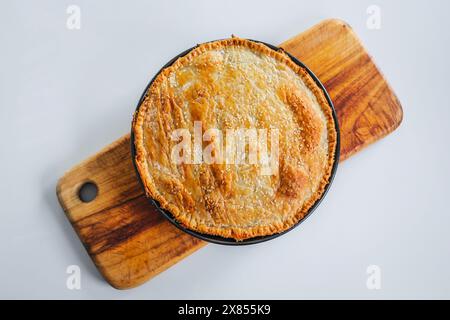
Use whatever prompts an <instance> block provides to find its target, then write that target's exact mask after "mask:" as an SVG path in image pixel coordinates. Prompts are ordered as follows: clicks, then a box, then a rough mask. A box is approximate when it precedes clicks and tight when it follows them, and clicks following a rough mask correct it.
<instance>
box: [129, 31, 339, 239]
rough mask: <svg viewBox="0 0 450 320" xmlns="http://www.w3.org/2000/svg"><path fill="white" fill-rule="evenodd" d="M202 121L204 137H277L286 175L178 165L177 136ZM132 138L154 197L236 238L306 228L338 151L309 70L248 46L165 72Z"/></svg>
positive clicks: (184, 60) (200, 226)
mask: <svg viewBox="0 0 450 320" xmlns="http://www.w3.org/2000/svg"><path fill="white" fill-rule="evenodd" d="M196 121H200V122H201V126H202V130H203V131H202V132H203V133H204V132H205V130H207V129H209V128H217V129H219V130H222V131H225V130H226V129H235V130H237V129H243V128H256V129H267V131H268V132H270V130H274V129H276V130H278V137H279V139H278V148H279V153H278V154H279V157H278V167H277V168H278V169H277V170H276V172H275V173H274V174H271V175H267V174H266V175H264V174H261V164H259V163H256V164H255V163H239V164H233V163H224V162H222V163H220V162H219V163H212V164H207V163H205V162H201V163H181V164H180V163H176V162H174V161H173V158H172V151H173V148H174V147H175V145H177V144H178V143H179V141H177V140H174V139H172V133H173V132H174V130H176V129H181V128H184V129H188V130H189V132H190V133H191V135H192V137H193V136H194V123H195V122H196ZM197 123H198V122H197ZM133 133H134V143H135V150H136V154H135V163H136V166H137V169H138V172H139V175H140V178H141V180H142V182H143V184H144V187H145V191H146V194H147V196H148V197H150V198H153V199H155V200H156V201H158V202H159V204H160V206H161V207H162V208H163V209H165V210H168V211H169V212H170V213H171V214H172V215H173V216H174V218H175V219H176V220H177V221H178V222H179V223H181V224H182V225H184V226H185V227H187V228H189V229H191V230H194V231H197V232H199V233H203V234H209V235H217V236H222V237H225V238H233V239H236V240H244V239H249V238H253V237H258V236H267V235H272V234H276V233H280V232H283V231H285V230H287V229H289V228H291V227H292V226H294V225H295V224H296V223H298V222H299V221H300V220H301V219H302V218H303V217H304V216H305V214H306V213H307V212H308V210H309V209H310V208H311V206H313V205H314V203H315V202H316V201H317V200H318V199H320V197H321V196H322V194H323V193H324V191H325V188H326V186H327V184H328V182H329V180H330V177H331V173H332V168H333V164H334V159H335V152H336V144H337V132H336V129H335V123H334V119H333V114H332V109H331V106H330V105H329V104H328V102H327V99H326V97H325V95H324V93H323V91H322V90H321V88H320V87H319V86H318V85H317V84H316V83H315V82H314V80H313V79H312V78H311V76H310V75H309V74H308V72H307V71H306V70H305V69H304V68H302V67H300V66H298V65H297V64H295V63H294V62H293V61H292V60H291V59H290V58H289V57H288V56H287V55H286V54H285V53H284V52H282V51H275V50H272V49H270V48H268V47H267V46H265V45H264V44H261V43H257V42H254V41H250V40H246V39H240V38H231V39H226V40H220V41H215V42H210V43H205V44H201V45H199V46H197V47H196V48H194V49H193V50H191V51H190V52H189V53H188V54H187V55H185V56H183V57H180V58H178V59H177V60H176V61H175V62H174V63H173V64H172V65H171V66H169V67H167V68H165V69H163V70H162V71H161V72H160V73H159V74H158V75H157V76H156V78H155V79H154V81H153V82H152V84H151V85H150V87H149V89H148V91H147V94H146V96H145V99H144V100H143V102H142V104H141V105H140V107H139V108H138V110H137V111H136V113H135V115H134V119H133ZM224 136H225V134H224ZM203 144H205V142H203ZM224 144H225V142H224ZM192 148H194V147H192Z"/></svg>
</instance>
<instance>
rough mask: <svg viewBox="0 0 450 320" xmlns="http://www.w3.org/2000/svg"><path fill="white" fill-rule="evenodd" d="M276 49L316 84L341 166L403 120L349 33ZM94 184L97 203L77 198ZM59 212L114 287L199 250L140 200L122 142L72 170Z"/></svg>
mask: <svg viewBox="0 0 450 320" xmlns="http://www.w3.org/2000/svg"><path fill="white" fill-rule="evenodd" d="M281 47H282V48H283V49H285V50H286V51H288V52H289V53H291V54H292V55H293V56H295V57H296V58H298V59H299V60H300V61H302V62H303V63H305V64H306V65H307V66H308V67H309V68H310V69H311V70H312V71H313V72H314V73H315V74H316V75H317V76H318V77H319V79H320V80H321V81H322V83H323V84H324V85H325V87H326V88H327V90H328V93H329V94H330V97H331V99H332V100H333V103H334V105H335V108H336V111H337V114H338V118H339V125H340V129H341V160H343V159H346V158H348V157H349V156H351V155H352V154H354V153H355V152H357V151H359V150H361V149H362V148H364V147H365V146H367V145H369V144H370V143H372V142H374V141H376V140H378V139H380V138H382V137H384V136H385V135H387V134H388V133H389V132H391V131H393V130H394V129H395V128H396V127H397V126H398V125H399V124H400V122H401V120H402V116H403V113H402V108H401V106H400V103H399V101H398V99H397V98H396V96H395V94H394V92H393V91H392V89H391V88H390V86H389V85H388V84H387V82H386V80H385V79H384V78H383V76H382V74H381V73H380V71H379V70H378V68H377V67H376V66H375V64H374V63H373V61H372V59H371V58H370V56H369V55H368V53H367V52H366V50H365V49H364V47H363V46H362V44H361V42H360V41H359V40H358V38H357V37H356V35H355V33H354V32H353V31H352V30H351V28H350V27H349V26H348V25H347V24H346V23H345V22H342V21H340V20H326V21H323V22H322V23H320V24H318V25H316V26H314V27H312V28H311V29H309V30H307V31H306V32H304V33H302V34H300V35H298V36H296V37H294V38H292V39H290V40H288V41H286V42H284V43H283V44H281ZM86 181H93V182H94V183H95V184H96V185H97V186H98V196H97V198H96V199H95V200H94V201H92V202H88V203H84V202H82V201H81V200H80V199H79V197H78V190H79V188H80V186H81V185H82V184H83V183H85V182H86ZM57 194H58V198H59V201H60V203H61V206H62V207H63V208H64V211H65V212H66V215H67V217H68V218H69V219H70V221H71V223H72V225H73V227H74V229H75V230H76V232H77V233H78V236H79V237H80V239H81V241H82V242H83V244H84V246H85V247H86V249H87V251H88V252H89V255H90V256H91V257H92V260H93V261H94V263H95V264H96V266H97V267H98V269H99V270H100V272H101V273H102V275H103V276H104V277H105V279H106V280H107V281H108V282H109V283H110V284H111V285H112V286H114V287H116V288H120V289H125V288H131V287H134V286H137V285H139V284H141V283H143V282H145V281H146V280H148V279H150V278H152V277H154V276H155V275H156V274H158V273H160V272H161V271H163V270H165V269H167V268H168V267H170V266H171V265H173V264H175V263H176V262H178V261H180V260H181V259H183V258H184V257H186V256H187V255H189V254H191V253H192V252H194V251H195V250H197V249H199V248H201V247H202V246H204V245H205V242H203V241H201V240H198V239H196V238H193V237H192V236H190V235H188V234H186V233H184V232H183V231H180V230H179V229H177V228H176V227H174V226H173V225H172V224H170V223H169V222H168V221H167V220H165V218H163V217H162V216H161V215H160V214H159V213H158V212H157V211H156V209H155V208H154V207H153V206H152V205H151V204H150V202H149V201H148V199H146V198H145V196H144V194H143V191H142V189H141V186H140V185H139V182H138V179H137V177H136V174H135V170H134V168H133V164H132V160H131V153H130V136H129V135H126V136H124V137H122V138H121V139H119V140H117V141H116V142H114V143H113V144H111V145H109V146H107V147H106V148H105V149H103V150H102V151H100V152H99V153H97V154H96V155H94V156H92V157H91V158H89V159H87V160H86V161H84V162H82V163H81V164H79V165H77V166H76V167H74V168H73V169H71V170H70V171H69V172H67V173H66V174H65V175H64V176H63V177H62V178H61V179H60V181H59V183H58V186H57Z"/></svg>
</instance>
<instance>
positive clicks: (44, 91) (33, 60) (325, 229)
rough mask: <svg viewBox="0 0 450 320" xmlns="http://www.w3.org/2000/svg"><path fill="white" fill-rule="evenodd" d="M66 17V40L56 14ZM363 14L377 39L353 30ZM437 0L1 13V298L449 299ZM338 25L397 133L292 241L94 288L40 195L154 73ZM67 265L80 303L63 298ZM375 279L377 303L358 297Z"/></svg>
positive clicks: (101, 136) (358, 160)
mask: <svg viewBox="0 0 450 320" xmlns="http://www.w3.org/2000/svg"><path fill="white" fill-rule="evenodd" d="M70 4H76V5H78V6H80V8H81V30H68V29H67V28H66V19H67V17H68V15H67V14H66V8H67V6H68V5H70ZM371 4H376V5H378V6H379V7H380V8H381V10H382V12H381V19H382V20H381V29H380V30H369V29H368V28H367V27H366V20H367V18H368V15H367V13H366V9H367V7H368V6H369V5H371ZM449 12H450V2H449V1H381V0H378V1H375V0H371V1H319V0H314V1H298V0H295V1H281V0H271V1H262V0H254V1H206V0H205V1H181V0H180V1H121V2H120V3H119V2H118V1H117V2H114V1H106V0H102V1H93V0H89V1H81V0H73V1H70V2H69V1H60V0H54V1H1V2H0V133H1V136H2V138H1V139H0V144H1V145H0V150H1V151H0V154H1V158H0V168H1V169H0V172H1V176H0V197H1V205H0V214H1V217H0V218H1V220H0V221H1V222H0V237H1V238H0V297H1V298H63V299H78V298H123V299H131V298H151V299H164V298H194V299H196V298H274V299H279V298H370V299H372V298H375V299H379V298H450V274H449V272H450V250H449V246H450V214H449V213H450V212H449V206H448V204H447V202H448V201H449V200H450V197H449V196H448V180H449V178H450V152H449V139H448V138H449V127H448V126H449V125H448V123H449V120H450V119H449V116H450V106H449V98H448V96H447V95H448V93H449V88H448V74H449V71H450V70H449V69H450V68H449V67H450V63H449V60H448V59H449V56H450V53H449V48H450V47H449V43H450V41H449V40H450V39H449V33H450V32H449V30H450V19H448V14H449ZM330 17H336V18H341V19H344V20H346V21H347V22H349V23H350V24H351V25H352V27H353V28H354V29H355V30H356V32H357V34H358V35H359V36H360V37H361V39H362V41H363V43H364V44H365V46H366V47H367V49H368V50H369V52H370V53H371V54H372V55H373V57H374V59H375V61H376V63H377V64H378V66H379V67H380V69H381V70H382V71H383V73H384V74H385V76H386V78H387V79H388V80H389V82H390V84H391V85H392V87H393V88H394V90H395V92H396V93H397V95H398V97H399V98H400V100H401V102H402V104H403V108H404V114H405V116H404V121H403V123H402V125H401V126H400V128H399V129H398V130H397V131H395V132H394V133H393V134H391V135H389V136H388V137H387V138H385V139H384V140H382V141H380V142H377V143H376V144H374V145H372V146H371V147H369V148H367V149H365V150H363V151H362V152H361V153H359V154H357V155H355V156H354V157H352V158H351V159H349V160H348V161H346V162H344V163H343V164H342V165H341V166H340V167H339V170H338V173H337V176H336V179H335V181H334V184H333V186H332V188H331V190H330V192H329V194H328V195H327V197H326V199H325V201H324V202H323V203H322V205H321V206H320V207H319V208H318V209H317V210H316V211H315V213H314V214H313V215H312V216H311V217H310V218H309V219H308V220H307V221H306V222H305V223H303V224H302V225H301V226H300V227H299V228H297V229H295V230H294V231H292V232H290V233H288V234H287V235H285V236H283V237H281V238H278V239H276V240H274V241H270V242H267V243H264V244H260V245H254V246H246V247H224V246H219V245H208V246H207V247H206V248H204V249H202V250H200V251H198V252H196V253H195V254H193V255H191V256H190V257H188V258H187V259H185V260H183V261H182V262H180V263H178V264H177V265H176V266H174V267H172V268H170V269H169V270H168V271H166V272H164V273H162V274H160V275H159V276H157V277H156V278H154V279H153V280H151V281H149V282H147V283H146V284H144V285H142V286H140V287H138V288H136V289H132V290H128V291H117V290H115V289H113V288H111V287H110V286H109V285H108V284H107V283H106V282H105V281H104V280H103V279H102V278H101V276H100V274H99V273H98V271H97V270H96V269H95V267H94V265H93V263H92V262H91V261H90V259H89V257H88V255H87V253H86V252H85V250H84V248H83V247H82V245H81V243H80V241H79V240H78V238H77V237H76V235H75V233H74V231H73V230H72V228H71V226H70V224H69V222H68V221H67V220H66V218H65V216H64V213H63V211H62V209H61V208H60V206H59V204H58V202H57V198H56V195H55V186H56V182H57V180H58V178H59V177H60V176H61V175H62V174H63V173H64V171H65V170H68V169H69V168H71V167H72V166H73V165H75V164H77V163H78V162H79V161H81V160H83V159H85V158H86V157H88V156H89V155H91V154H93V153H95V152H96V151H98V150H99V149H100V148H101V147H103V146H105V145H107V144H109V143H110V142H112V141H114V140H115V139H116V138H118V137H120V136H122V135H123V134H125V133H127V132H128V131H129V128H130V121H131V115H132V112H133V110H134V108H135V106H136V103H137V101H138V99H139V97H140V95H141V93H142V91H143V89H144V87H145V86H146V84H147V82H148V81H149V80H150V79H151V78H152V76H153V75H154V73H155V72H156V71H157V70H158V69H159V68H160V67H161V66H162V65H163V64H165V63H166V62H167V61H168V60H169V59H170V58H172V57H173V56H175V55H176V54H178V53H179V52H181V51H183V50H184V49H186V48H189V47H191V46H192V45H194V44H196V43H200V42H204V41H208V40H212V39H218V38H224V37H228V36H230V35H231V34H236V35H238V36H241V37H248V38H253V39H260V40H263V41H266V42H269V43H273V44H278V43H281V42H282V41H284V40H286V39H288V38H290V37H291V36H294V35H296V34H297V33H299V32H301V31H303V30H305V29H306V28H308V27H310V26H312V25H313V24H315V23H317V22H319V21H320V20H322V19H325V18H330ZM72 264H75V265H79V266H80V268H81V271H82V278H81V286H82V288H81V290H78V291H77V290H68V289H67V288H66V279H67V276H68V275H67V274H66V268H67V266H68V265H72ZM372 264H375V265H378V266H380V268H381V272H382V287H381V289H380V290H368V289H367V287H366V279H367V274H366V268H367V267H368V266H369V265H372Z"/></svg>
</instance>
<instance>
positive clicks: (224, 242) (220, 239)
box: [131, 39, 340, 246]
mask: <svg viewBox="0 0 450 320" xmlns="http://www.w3.org/2000/svg"><path fill="white" fill-rule="evenodd" d="M247 40H249V41H253V42H257V43H261V44H264V45H265V46H267V47H268V48H270V49H272V50H275V51H280V50H281V51H283V52H284V53H286V54H287V55H288V56H289V58H290V59H291V60H292V61H293V62H294V63H295V64H297V65H299V66H300V67H302V68H304V69H305V70H306V71H307V72H308V74H309V75H310V76H311V78H313V80H314V81H315V82H316V84H317V85H318V86H319V88H320V89H321V90H322V91H323V93H324V95H325V97H326V99H327V101H328V104H329V105H330V107H331V110H332V114H333V120H334V124H335V129H336V150H335V152H334V163H333V167H332V169H331V175H330V178H329V181H328V183H327V185H326V186H325V190H324V192H323V193H322V195H321V196H320V198H319V199H317V200H316V202H315V203H314V204H313V205H312V206H311V208H309V210H308V212H307V213H306V214H305V216H304V217H303V218H302V219H301V220H299V221H298V222H297V223H296V224H295V225H293V226H292V227H291V228H289V229H287V230H285V231H283V232H280V233H276V234H272V235H267V236H259V237H254V238H249V239H245V240H236V239H233V238H225V237H221V236H215V235H209V234H205V233H200V232H197V231H194V230H191V229H188V228H187V227H185V226H184V225H183V224H181V223H180V222H178V221H177V220H176V219H175V217H174V216H173V215H172V213H170V212H169V211H167V210H165V209H163V208H161V206H160V204H159V202H158V201H156V200H154V199H152V198H149V197H148V196H147V195H146V197H147V198H148V199H149V201H150V202H151V203H152V204H153V205H154V206H155V207H156V209H157V210H158V211H159V212H160V213H161V214H162V215H163V216H164V217H165V218H166V219H167V220H169V221H170V222H171V223H172V224H173V225H174V226H176V227H177V228H178V229H180V230H182V231H184V232H186V233H188V234H190V235H191V236H194V237H196V238H199V239H201V240H204V241H207V242H211V243H216V244H222V245H234V246H236V245H237V246H239V245H249V244H256V243H261V242H265V241H268V240H272V239H275V238H277V237H279V236H281V235H283V234H285V233H287V232H289V231H291V230H292V229H294V228H296V227H297V226H298V225H300V224H301V223H302V222H303V221H305V220H306V218H307V217H309V216H310V215H311V213H312V212H313V211H314V210H315V209H316V208H317V207H318V206H319V204H320V203H321V202H322V200H323V198H324V197H325V195H326V194H327V192H328V190H329V188H330V186H331V183H332V182H333V179H334V176H335V175H336V170H337V167H338V163H339V152H340V131H339V124H338V118H337V114H336V110H335V108H334V105H333V102H332V101H331V99H330V96H329V94H328V92H327V90H326V89H325V87H324V86H323V84H322V83H321V82H320V80H319V79H318V78H317V76H316V75H315V74H314V73H313V72H312V71H311V70H310V69H309V68H308V67H307V66H305V65H304V64H303V63H302V62H301V61H299V60H298V59H297V58H295V57H293V56H292V55H291V54H289V53H288V52H286V51H284V50H283V49H281V48H278V47H276V46H274V45H271V44H268V43H265V42H262V41H257V40H252V39H247ZM198 46H199V45H196V46H194V47H192V48H190V49H188V50H186V51H184V52H182V53H180V54H179V55H177V56H176V57H174V58H173V59H171V60H170V61H169V62H168V63H166V64H165V65H164V66H163V67H162V68H161V69H160V70H159V71H158V72H157V73H156V75H155V76H154V77H153V79H152V80H151V81H150V82H149V84H148V85H147V87H146V88H145V90H144V92H143V94H142V96H141V98H140V99H139V102H138V105H137V107H136V112H135V114H136V113H137V112H138V111H139V108H140V106H141V105H142V102H143V101H144V99H145V97H146V95H147V91H148V89H149V88H150V86H151V85H152V83H153V81H154V80H155V79H156V77H157V76H158V75H159V74H160V73H161V71H162V70H164V69H165V68H167V67H169V66H171V65H172V64H173V63H174V62H175V61H176V60H177V59H178V58H181V57H183V56H185V55H186V54H188V53H189V52H190V51H191V50H193V49H195V48H197V47H198ZM133 122H134V121H133ZM131 157H132V159H133V165H134V169H135V171H136V175H137V177H138V179H139V182H140V184H141V186H142V189H143V190H144V191H145V187H144V184H143V182H142V179H141V176H140V174H139V171H138V169H137V165H136V147H135V143H134V133H133V129H131Z"/></svg>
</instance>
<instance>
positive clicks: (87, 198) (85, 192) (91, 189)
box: [78, 181, 98, 203]
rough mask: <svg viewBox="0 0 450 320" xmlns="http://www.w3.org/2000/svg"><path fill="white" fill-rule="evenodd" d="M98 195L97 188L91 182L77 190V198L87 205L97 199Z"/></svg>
mask: <svg viewBox="0 0 450 320" xmlns="http://www.w3.org/2000/svg"><path fill="white" fill-rule="evenodd" d="M97 195H98V187H97V185H96V184H95V183H94V182H92V181H88V182H85V183H83V184H82V185H81V187H80V189H78V198H80V200H81V201H82V202H85V203H88V202H91V201H93V200H94V199H95V198H97Z"/></svg>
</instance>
